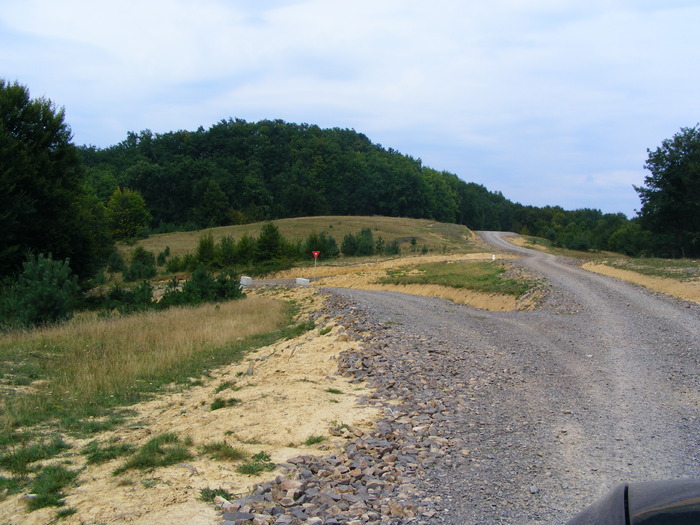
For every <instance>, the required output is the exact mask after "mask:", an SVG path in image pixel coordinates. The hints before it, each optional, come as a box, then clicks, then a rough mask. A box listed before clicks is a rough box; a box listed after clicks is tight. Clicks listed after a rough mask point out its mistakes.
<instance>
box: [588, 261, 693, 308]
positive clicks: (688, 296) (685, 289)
mask: <svg viewBox="0 0 700 525" xmlns="http://www.w3.org/2000/svg"><path fill="white" fill-rule="evenodd" d="M582 268H585V269H586V270H589V271H591V272H596V273H600V274H603V275H607V276H608V277H615V278H616V279H621V280H623V281H627V282H630V283H634V284H638V285H640V286H644V287H645V288H649V289H650V290H654V291H656V292H661V293H665V294H667V295H672V296H674V297H678V298H680V299H685V300H686V301H693V302H695V303H699V304H700V282H699V281H698V280H692V281H679V280H677V279H670V278H667V277H656V276H653V275H644V274H641V273H638V272H633V271H630V270H621V269H619V268H613V267H612V266H608V265H606V264H597V263H592V262H589V263H586V264H584V265H583V266H582Z"/></svg>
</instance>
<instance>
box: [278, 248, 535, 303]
mask: <svg viewBox="0 0 700 525" xmlns="http://www.w3.org/2000/svg"><path fill="white" fill-rule="evenodd" d="M492 258H493V254H491V253H472V254H461V255H422V256H416V257H410V258H401V259H391V260H387V261H380V262H367V263H359V264H356V265H351V266H319V267H317V268H316V280H314V281H313V286H318V287H332V288H356V289H360V290H385V291H393V292H403V293H408V294H411V295H421V296H424V297H439V298H441V299H448V300H450V301H452V302H455V303H459V304H468V305H471V306H475V307H477V308H481V309H484V310H491V311H513V310H529V309H532V308H534V307H535V305H536V299H537V298H536V297H535V296H527V297H524V298H520V299H516V298H515V297H513V296H511V295H500V294H485V293H480V292H474V291H471V290H465V289H462V290H460V289H457V288H451V287H448V286H438V285H405V286H399V285H389V284H377V281H378V280H379V279H380V278H382V277H386V275H387V270H392V269H396V268H400V267H402V266H411V265H416V264H424V263H434V262H460V261H490V260H492ZM498 258H499V259H504V258H510V257H506V256H503V255H499V256H498ZM304 272H305V273H307V274H308V275H304V277H313V275H314V273H313V272H314V270H313V268H312V269H309V270H306V269H304ZM276 277H278V278H291V277H301V275H300V269H298V268H296V269H293V270H288V271H286V272H280V273H279V274H278V275H276Z"/></svg>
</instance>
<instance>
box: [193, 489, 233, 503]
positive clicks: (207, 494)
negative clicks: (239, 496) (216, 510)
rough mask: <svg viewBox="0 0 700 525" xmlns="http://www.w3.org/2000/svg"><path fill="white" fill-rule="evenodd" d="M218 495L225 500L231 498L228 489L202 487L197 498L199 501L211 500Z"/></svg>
mask: <svg viewBox="0 0 700 525" xmlns="http://www.w3.org/2000/svg"><path fill="white" fill-rule="evenodd" d="M217 496H220V497H222V498H224V499H227V500H229V501H230V500H232V499H233V494H231V493H230V492H229V491H227V490H224V489H210V488H206V489H202V490H201V491H200V492H199V499H200V501H206V502H211V501H214V498H215V497H217Z"/></svg>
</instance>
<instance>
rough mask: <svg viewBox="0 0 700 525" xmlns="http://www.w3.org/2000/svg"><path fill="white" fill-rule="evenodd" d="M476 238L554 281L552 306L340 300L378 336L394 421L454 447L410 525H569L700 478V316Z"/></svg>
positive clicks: (431, 463) (431, 469)
mask: <svg viewBox="0 0 700 525" xmlns="http://www.w3.org/2000/svg"><path fill="white" fill-rule="evenodd" d="M481 235H482V237H483V238H484V240H485V241H486V242H488V243H490V244H491V245H493V246H494V247H496V248H499V249H505V250H508V251H511V252H515V253H517V254H519V255H521V256H522V257H521V258H520V259H519V263H518V264H522V265H523V266H525V267H527V268H528V270H530V271H532V272H535V273H538V274H539V275H541V276H542V277H544V278H546V279H547V280H548V281H549V283H551V291H550V294H549V298H548V300H547V301H545V303H544V305H543V308H541V309H539V310H537V311H532V312H487V311H483V310H477V309H474V308H470V307H467V306H462V305H456V304H452V303H449V302H446V301H442V300H439V299H430V298H424V297H416V296H409V295H405V294H398V293H389V292H378V291H363V290H349V289H335V290H333V293H334V294H337V295H339V296H342V297H343V298H344V299H345V300H347V301H351V302H352V303H353V304H354V306H355V308H357V309H358V310H359V311H361V312H363V315H366V316H368V318H370V319H371V320H372V321H373V322H376V323H381V324H382V326H383V330H382V334H381V340H382V341H383V342H384V343H385V344H384V345H383V347H384V352H385V353H386V355H385V356H384V358H383V361H382V364H381V368H382V372H383V373H374V374H373V375H372V378H373V380H374V381H375V382H376V383H377V385H379V386H380V392H381V391H382V390H381V388H384V392H385V393H386V392H393V394H392V396H393V398H394V399H395V401H400V404H398V405H394V406H391V407H390V409H389V410H388V411H387V417H386V423H385V424H389V425H392V428H394V431H395V432H396V433H403V434H404V435H406V434H410V435H411V436H412V439H413V440H414V441H415V442H416V443H418V444H420V443H422V444H423V446H427V447H428V450H429V449H430V446H431V445H430V441H429V439H428V438H429V437H430V436H432V438H430V439H433V440H435V439H437V440H442V441H441V442H442V443H443V444H444V445H443V446H442V447H441V449H440V450H441V453H440V454H435V455H430V454H427V456H426V457H424V458H423V459H422V460H420V461H419V460H417V459H415V460H414V462H413V463H414V464H415V465H416V468H415V472H416V474H415V478H416V479H415V482H414V483H411V484H408V485H410V486H408V487H406V490H405V491H404V492H405V494H404V496H410V498H408V499H409V500H410V501H412V502H413V503H414V504H415V505H416V506H417V507H419V508H421V509H422V510H423V514H420V513H419V515H418V516H416V518H415V520H417V521H424V522H426V523H450V524H462V523H564V522H566V521H567V519H569V518H571V517H572V516H573V515H574V514H576V513H577V512H578V511H579V510H580V509H582V508H583V507H585V506H586V505H587V504H589V503H591V502H593V501H594V500H595V499H597V498H598V497H599V496H601V495H603V494H605V493H606V492H608V491H609V490H610V489H612V488H613V487H614V486H616V485H617V484H619V483H621V482H640V481H651V480H662V479H678V478H688V477H700V461H699V460H700V447H699V445H700V419H699V416H700V413H699V410H698V403H699V402H700V388H699V386H700V385H699V380H698V373H697V372H698V366H699V363H700V322H699V321H700V308H699V307H698V306H697V305H695V304H693V303H687V302H684V301H680V300H677V299H674V298H670V297H666V296H661V295H659V294H654V293H652V292H648V291H647V290H644V289H642V288H639V287H636V286H633V285H629V284H627V283H624V282H621V281H617V280H615V279H611V278H608V277H605V276H601V275H597V274H593V273H589V272H586V271H585V270H581V269H579V268H577V267H576V266H575V265H572V264H568V263H567V262H566V261H564V260H562V259H560V258H557V257H555V256H552V255H548V254H543V253H540V252H535V251H532V250H527V249H525V248H520V247H515V246H513V245H511V244H510V243H507V242H506V241H505V240H504V236H505V235H507V234H502V233H495V232H482V233H481ZM387 363H388V364H387ZM375 372H376V371H375ZM383 376H384V377H383ZM386 377H388V378H389V379H386ZM386 381H389V382H390V388H389V390H387V384H386ZM435 406H439V407H440V410H435V408H434V407H435ZM416 429H418V430H416Z"/></svg>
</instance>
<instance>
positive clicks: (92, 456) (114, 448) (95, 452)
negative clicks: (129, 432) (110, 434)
mask: <svg viewBox="0 0 700 525" xmlns="http://www.w3.org/2000/svg"><path fill="white" fill-rule="evenodd" d="M134 450H136V447H135V446H134V445H131V444H129V443H120V444H113V445H104V446H103V445H100V444H99V443H98V442H97V441H91V442H90V443H88V444H87V445H85V447H83V449H82V450H81V451H80V452H81V454H84V455H85V456H86V460H87V463H88V465H99V464H101V463H106V462H107V461H112V460H113V459H117V458H120V457H123V456H128V455H129V454H133V452H134Z"/></svg>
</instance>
